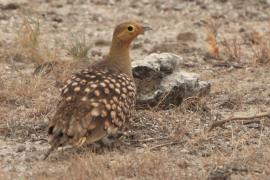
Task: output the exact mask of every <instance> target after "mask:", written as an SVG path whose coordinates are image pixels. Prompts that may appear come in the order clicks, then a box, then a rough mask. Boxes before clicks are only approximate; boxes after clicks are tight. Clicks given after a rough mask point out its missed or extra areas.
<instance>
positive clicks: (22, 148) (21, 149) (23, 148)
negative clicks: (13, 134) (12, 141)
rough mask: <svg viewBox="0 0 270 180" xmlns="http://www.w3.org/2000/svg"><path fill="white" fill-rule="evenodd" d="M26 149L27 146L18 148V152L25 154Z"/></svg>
mask: <svg viewBox="0 0 270 180" xmlns="http://www.w3.org/2000/svg"><path fill="white" fill-rule="evenodd" d="M25 149H26V147H25V145H19V147H18V148H17V152H23V151H25Z"/></svg>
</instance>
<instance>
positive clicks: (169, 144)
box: [149, 141, 182, 151]
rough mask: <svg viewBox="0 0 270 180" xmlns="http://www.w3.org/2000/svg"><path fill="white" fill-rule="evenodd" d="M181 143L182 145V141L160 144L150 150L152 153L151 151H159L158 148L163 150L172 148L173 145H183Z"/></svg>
mask: <svg viewBox="0 0 270 180" xmlns="http://www.w3.org/2000/svg"><path fill="white" fill-rule="evenodd" d="M181 143H182V142H181V141H173V142H167V143H163V144H158V145H156V146H152V147H150V149H149V150H150V151H151V150H154V149H158V148H161V147H164V146H172V145H177V144H181Z"/></svg>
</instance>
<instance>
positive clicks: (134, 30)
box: [113, 21, 151, 46]
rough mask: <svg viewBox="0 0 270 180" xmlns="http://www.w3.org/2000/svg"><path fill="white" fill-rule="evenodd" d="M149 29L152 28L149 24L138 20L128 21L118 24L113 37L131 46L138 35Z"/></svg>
mask: <svg viewBox="0 0 270 180" xmlns="http://www.w3.org/2000/svg"><path fill="white" fill-rule="evenodd" d="M148 30H151V28H150V27H149V26H146V25H144V24H142V23H139V22H136V21H128V22H124V23H121V24H119V25H118V26H116V28H115V30H114V33H113V38H114V39H115V40H117V41H119V42H120V43H121V44H124V45H127V46H129V45H130V44H131V42H132V41H133V40H134V39H135V38H136V37H137V36H138V35H140V34H144V32H145V31H148Z"/></svg>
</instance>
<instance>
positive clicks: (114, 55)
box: [107, 39, 132, 77]
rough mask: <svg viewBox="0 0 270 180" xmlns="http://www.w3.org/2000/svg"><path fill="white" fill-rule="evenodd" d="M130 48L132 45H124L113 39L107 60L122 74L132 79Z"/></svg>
mask: <svg viewBox="0 0 270 180" xmlns="http://www.w3.org/2000/svg"><path fill="white" fill-rule="evenodd" d="M129 47H130V44H123V43H121V41H119V40H117V39H113V40H112V45H111V48H110V52H109V54H108V58H107V60H108V61H109V62H110V63H111V64H113V65H115V66H117V67H118V68H119V69H120V71H121V72H123V73H125V74H127V75H129V76H130V77H132V70H131V60H130V57H129Z"/></svg>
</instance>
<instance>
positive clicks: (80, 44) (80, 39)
mask: <svg viewBox="0 0 270 180" xmlns="http://www.w3.org/2000/svg"><path fill="white" fill-rule="evenodd" d="M91 47H92V45H91V44H90V43H89V42H88V41H87V38H86V35H85V33H78V34H77V35H72V38H71V40H70V42H69V45H67V46H64V49H66V51H67V53H68V55H71V56H72V57H73V58H75V59H78V60H83V59H87V58H88V53H89V50H90V48H91Z"/></svg>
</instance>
